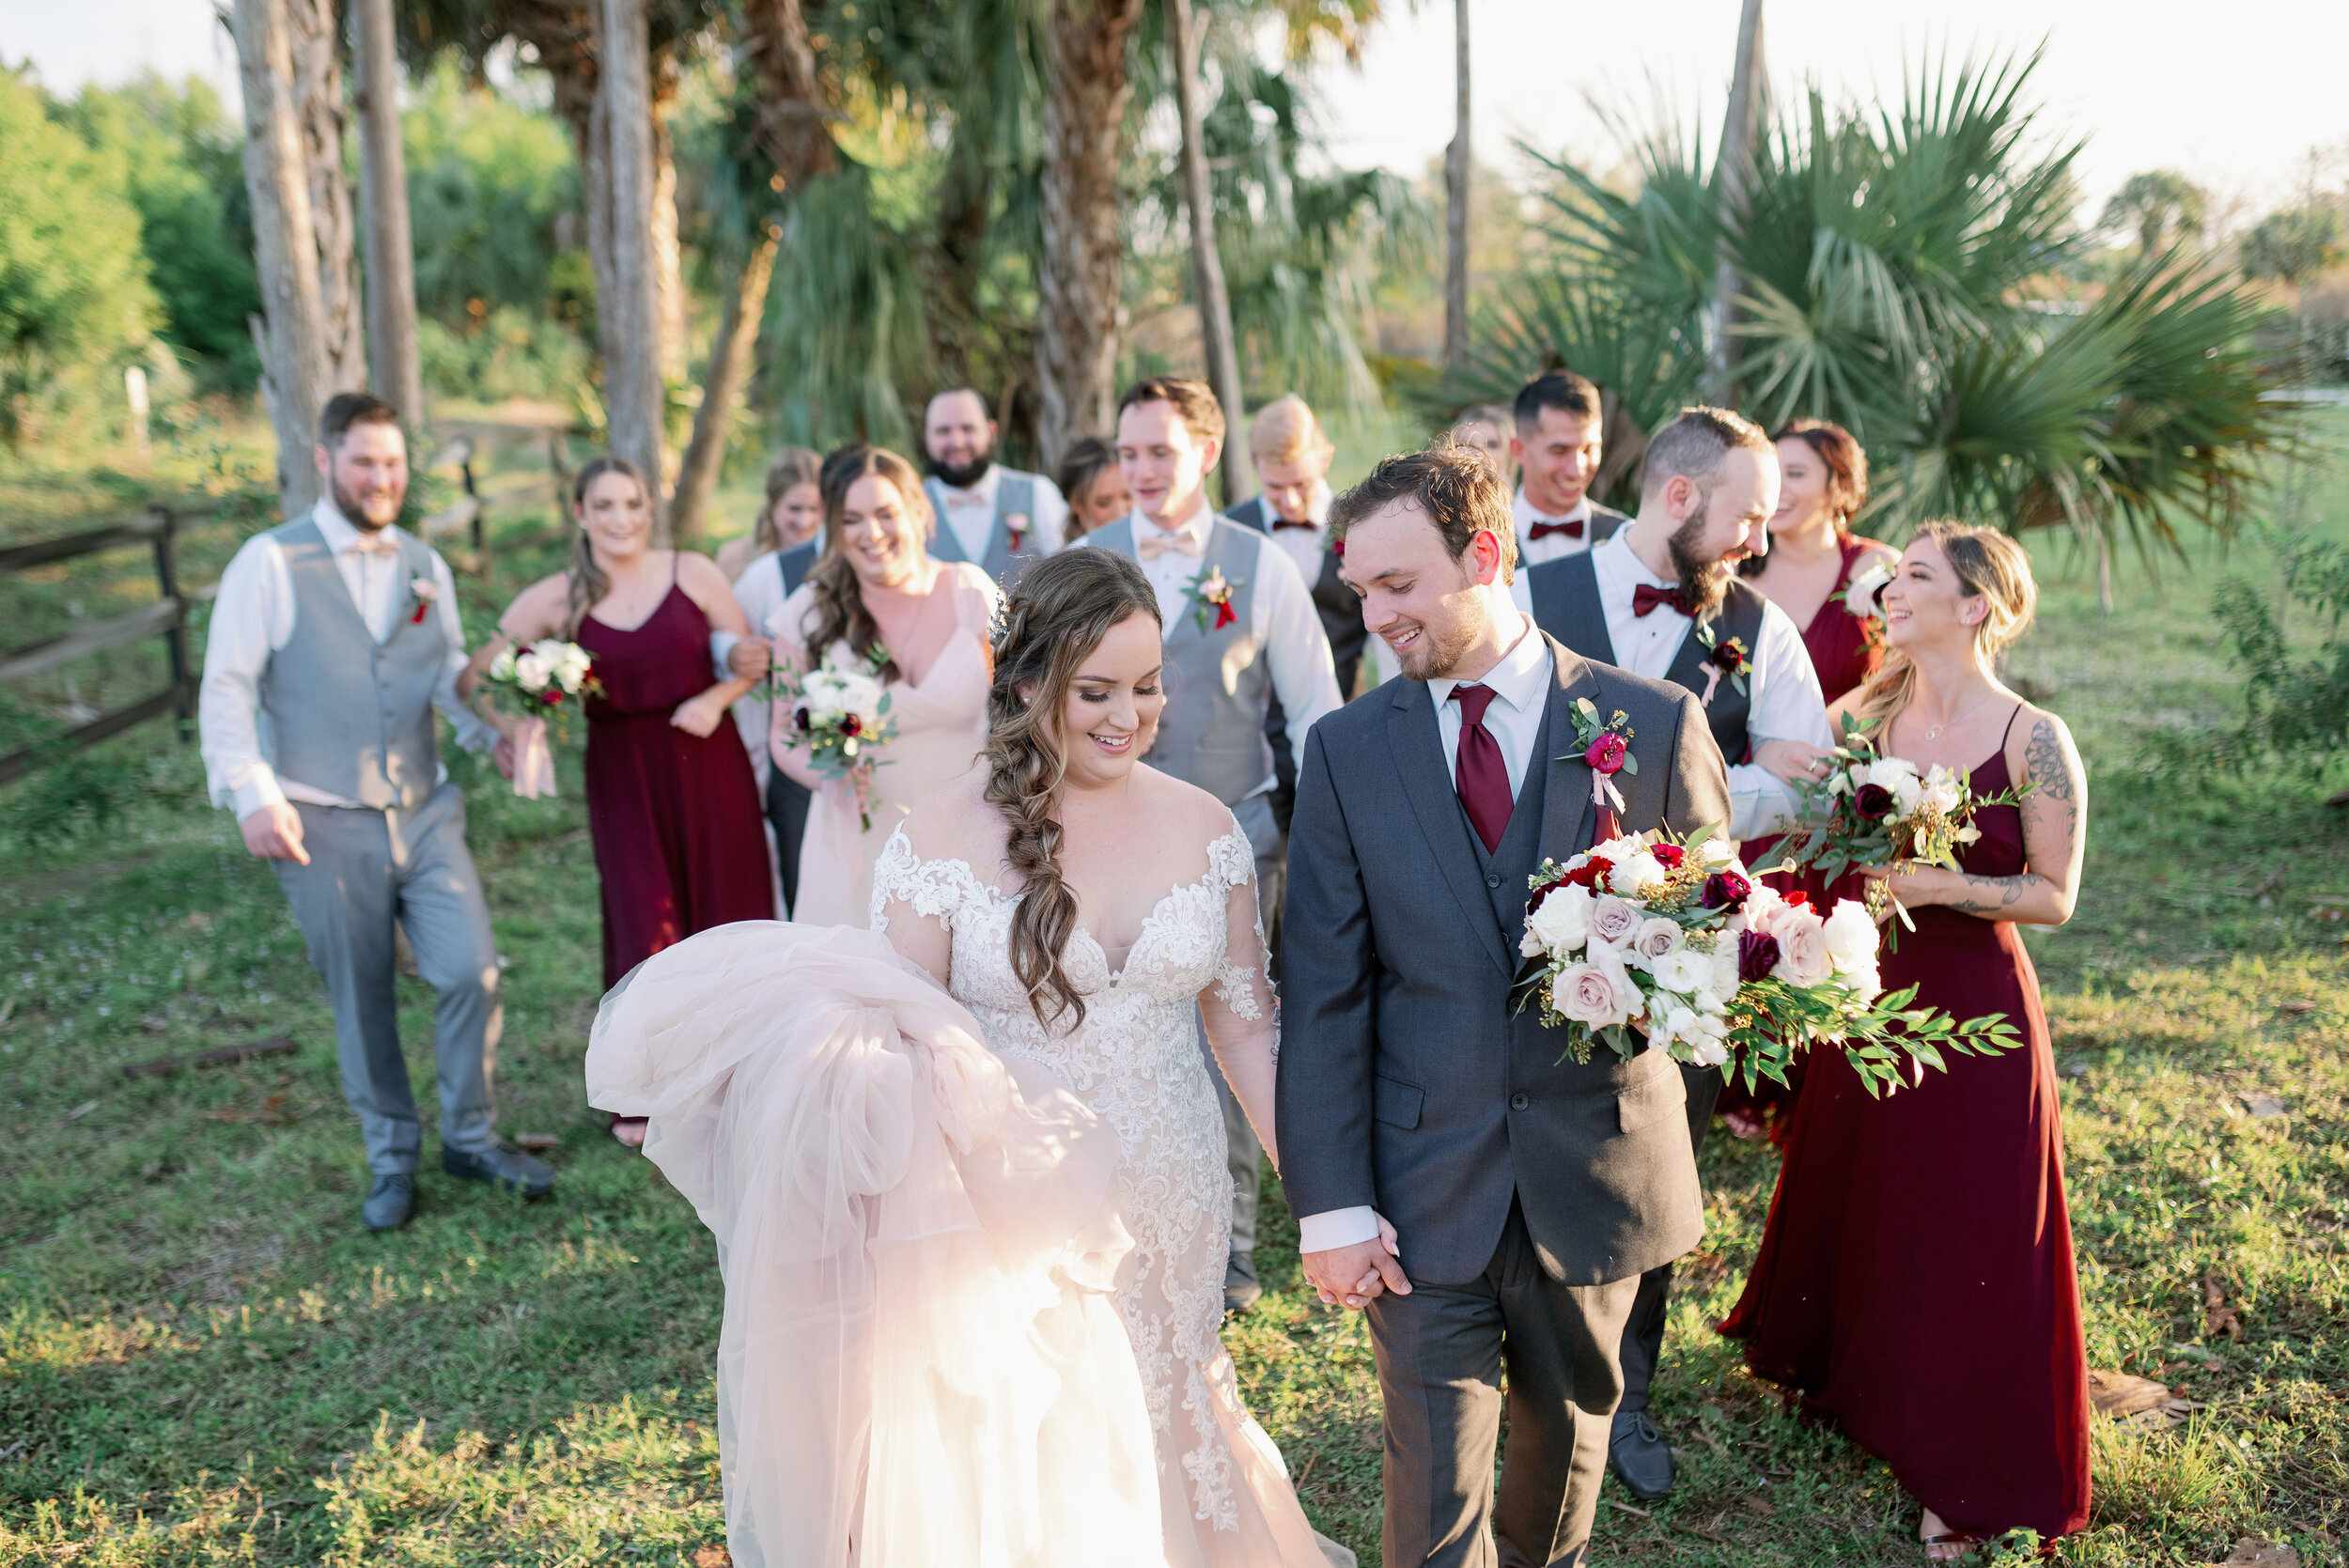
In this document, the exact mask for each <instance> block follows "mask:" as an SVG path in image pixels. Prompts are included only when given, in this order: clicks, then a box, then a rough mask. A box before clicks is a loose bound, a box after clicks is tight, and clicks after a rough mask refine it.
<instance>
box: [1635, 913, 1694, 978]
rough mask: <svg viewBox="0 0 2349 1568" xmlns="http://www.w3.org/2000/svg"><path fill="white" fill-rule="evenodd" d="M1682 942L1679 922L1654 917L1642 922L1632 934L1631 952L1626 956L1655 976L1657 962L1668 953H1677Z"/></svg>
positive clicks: (1659, 916)
mask: <svg viewBox="0 0 2349 1568" xmlns="http://www.w3.org/2000/svg"><path fill="white" fill-rule="evenodd" d="M1682 942H1683V938H1682V937H1681V934H1680V925H1679V923H1678V922H1676V921H1670V920H1666V919H1665V918H1664V917H1663V916H1662V915H1652V916H1650V917H1649V918H1648V919H1646V920H1643V921H1641V923H1640V928H1639V929H1638V930H1637V931H1635V932H1633V933H1632V934H1631V942H1630V948H1631V951H1630V952H1629V954H1627V955H1626V956H1627V957H1628V958H1629V960H1630V961H1631V962H1632V963H1635V964H1637V965H1639V966H1640V967H1641V969H1643V970H1647V971H1648V972H1649V973H1651V974H1653V973H1655V972H1656V960H1657V959H1658V958H1661V957H1663V956H1664V955H1666V954H1668V953H1673V952H1677V951H1678V950H1679V948H1680V947H1681V945H1682Z"/></svg>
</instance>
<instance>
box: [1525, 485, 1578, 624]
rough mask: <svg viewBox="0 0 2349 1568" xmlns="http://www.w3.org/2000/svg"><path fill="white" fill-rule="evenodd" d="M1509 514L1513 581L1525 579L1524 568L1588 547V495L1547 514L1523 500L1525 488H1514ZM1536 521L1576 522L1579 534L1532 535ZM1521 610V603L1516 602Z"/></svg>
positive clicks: (1573, 553)
mask: <svg viewBox="0 0 2349 1568" xmlns="http://www.w3.org/2000/svg"><path fill="white" fill-rule="evenodd" d="M1509 515H1510V516H1511V517H1513V518H1515V519H1516V520H1517V581H1518V582H1524V581H1525V569H1526V568H1527V567H1538V566H1540V565H1541V564H1542V563H1543V562H1545V561H1555V560H1557V559H1558V558H1559V557H1561V556H1564V555H1579V554H1581V553H1582V552H1583V551H1586V550H1588V549H1590V548H1591V498H1590V497H1589V496H1587V495H1586V496H1584V497H1583V498H1582V499H1581V500H1579V501H1578V502H1576V503H1575V504H1574V505H1572V506H1570V507H1568V508H1567V509H1566V510H1564V511H1563V512H1561V513H1559V514H1558V515H1557V516H1556V517H1551V516H1550V515H1549V514H1548V512H1545V511H1543V510H1542V509H1541V508H1540V507H1538V506H1536V505H1533V504H1532V502H1531V501H1528V500H1526V499H1525V487H1524V486H1523V485H1519V486H1518V487H1517V499H1516V500H1515V501H1513V502H1511V503H1510V505H1509ZM1537 522H1579V523H1580V524H1581V525H1582V536H1581V537H1580V538H1579V539H1577V538H1572V537H1569V536H1566V535H1564V534H1545V535H1543V536H1541V537H1540V538H1538V539H1537V538H1534V537H1533V536H1532V530H1533V525H1534V524H1535V523H1537ZM1518 608H1520V609H1522V608H1524V606H1522V605H1520V606H1518Z"/></svg>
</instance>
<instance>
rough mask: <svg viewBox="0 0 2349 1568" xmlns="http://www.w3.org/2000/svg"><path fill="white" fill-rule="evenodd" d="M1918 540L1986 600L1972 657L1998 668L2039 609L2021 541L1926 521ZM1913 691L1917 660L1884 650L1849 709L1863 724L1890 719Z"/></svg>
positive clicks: (1969, 590) (1970, 593) (1970, 591)
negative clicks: (1987, 610)
mask: <svg viewBox="0 0 2349 1568" xmlns="http://www.w3.org/2000/svg"><path fill="white" fill-rule="evenodd" d="M1916 538H1919V539H1931V540H1932V541H1933V542H1934V543H1935V544H1937V545H1939V546H1940V547H1941V553H1942V554H1943V555H1944V556H1945V557H1947V558H1948V560H1949V563H1950V569H1951V570H1952V571H1953V572H1955V573H1957V581H1958V582H1959V583H1960V584H1961V585H1962V586H1963V587H1964V588H1965V590H1966V593H1967V595H1968V597H1969V598H1970V597H1974V596H1977V595H1978V596H1980V597H1981V598H1983V599H1985V600H1987V601H1988V603H1989V605H1990V613H1988V614H1987V615H1984V616H1983V618H1982V621H1981V623H1980V624H1979V625H1977V626H1976V627H1975V628H1974V656H1975V657H1976V658H1977V659H1979V660H1982V664H1983V668H1984V669H1994V668H1996V667H1997V664H1998V660H1999V654H2001V653H2004V652H2005V651H2006V650H2007V649H2008V648H2009V647H2011V646H2013V645H2014V643H2015V639H2016V638H2018V637H2020V636H2022V634H2023V633H2024V632H2025V631H2027V630H2029V629H2030V620H2031V615H2032V613H2034V612H2035V611H2036V610H2037V609H2038V607H2039V585H2038V584H2037V583H2036V582H2032V581H2031V575H2030V556H2029V555H2027V554H2025V553H2024V551H2023V547H2022V546H2021V545H2018V544H2016V543H2015V541H2014V540H2013V539H2012V538H2009V537H2008V536H2006V535H2004V534H2001V533H1999V531H1998V530H1997V529H1995V528H1969V527H1968V526H1967V525H1966V524H1964V523H1960V522H1928V523H1926V524H1925V525H1924V526H1923V527H1921V528H1920V529H1918V530H1917V533H1916ZM1911 542H1912V543H1913V542H1915V541H1914V540H1912V541H1911ZM1916 692H1917V665H1916V662H1915V661H1914V660H1911V659H1910V658H1909V657H1908V655H1906V654H1905V653H1903V652H1902V651H1901V650H1900V649H1898V648H1887V649H1886V650H1885V652H1884V667H1883V668H1882V669H1880V670H1878V671H1877V672H1876V674H1875V679H1873V680H1871V681H1869V682H1868V684H1867V685H1865V686H1863V687H1861V688H1860V689H1859V701H1858V702H1856V703H1855V704H1853V705H1852V712H1853V713H1854V715H1855V716H1857V717H1858V718H1859V721H1860V722H1862V723H1868V724H1873V723H1875V722H1878V721H1880V720H1890V718H1891V717H1892V716H1893V715H1894V714H1897V713H1898V712H1900V711H1901V709H1903V708H1905V707H1906V706H1908V703H1909V699H1910V698H1911V697H1913V696H1915V695H1916Z"/></svg>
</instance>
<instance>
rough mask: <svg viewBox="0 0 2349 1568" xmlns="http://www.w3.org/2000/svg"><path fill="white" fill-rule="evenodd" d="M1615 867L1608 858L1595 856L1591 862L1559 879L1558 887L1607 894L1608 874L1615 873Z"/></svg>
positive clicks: (1588, 861) (1583, 863)
mask: <svg viewBox="0 0 2349 1568" xmlns="http://www.w3.org/2000/svg"><path fill="white" fill-rule="evenodd" d="M1614 869H1615V867H1614V864H1613V862H1610V861H1609V860H1608V859H1607V857H1606V856H1604V855H1593V856H1592V857H1591V858H1590V859H1589V860H1587V861H1584V862H1582V863H1581V864H1580V865H1579V866H1577V867H1576V868H1575V869H1574V870H1572V871H1569V872H1567V873H1566V874H1565V875H1564V876H1563V877H1560V878H1559V879H1558V885H1559V886H1560V887H1569V886H1571V887H1579V888H1588V889H1590V890H1591V891H1592V892H1593V893H1605V892H1606V891H1607V876H1608V873H1610V872H1611V871H1613V870H1614Z"/></svg>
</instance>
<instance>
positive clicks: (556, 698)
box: [538, 686, 563, 707]
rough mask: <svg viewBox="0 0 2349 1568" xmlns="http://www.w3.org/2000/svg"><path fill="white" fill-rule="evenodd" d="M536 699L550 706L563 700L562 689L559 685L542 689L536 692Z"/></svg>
mask: <svg viewBox="0 0 2349 1568" xmlns="http://www.w3.org/2000/svg"><path fill="white" fill-rule="evenodd" d="M538 700H539V701H540V702H542V703H544V704H546V705H547V706H549V707H552V706H554V705H555V704H557V703H559V702H561V701H562V700H563V689H562V688H561V687H559V686H550V687H548V688H547V689H546V690H545V691H541V692H539V693H538Z"/></svg>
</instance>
